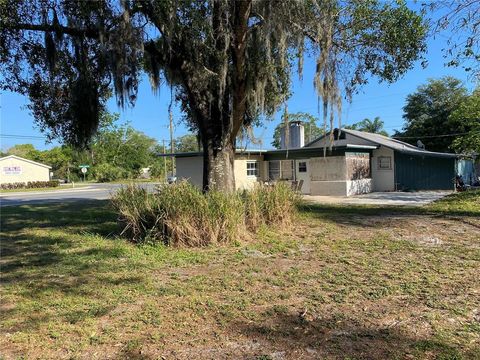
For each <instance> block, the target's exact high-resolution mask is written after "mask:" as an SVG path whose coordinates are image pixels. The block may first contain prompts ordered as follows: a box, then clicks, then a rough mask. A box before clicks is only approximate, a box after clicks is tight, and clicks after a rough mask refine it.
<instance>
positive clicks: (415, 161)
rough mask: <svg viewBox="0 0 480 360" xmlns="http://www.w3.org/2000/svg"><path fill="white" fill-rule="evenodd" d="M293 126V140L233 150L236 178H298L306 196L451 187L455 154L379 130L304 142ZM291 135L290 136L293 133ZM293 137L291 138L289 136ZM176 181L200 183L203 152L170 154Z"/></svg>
mask: <svg viewBox="0 0 480 360" xmlns="http://www.w3.org/2000/svg"><path fill="white" fill-rule="evenodd" d="M301 130H302V129H301V127H300V128H299V127H298V124H295V128H293V127H292V128H291V131H293V132H295V134H296V135H294V137H295V136H299V137H300V138H299V139H296V140H295V141H294V142H292V143H295V144H300V146H302V147H297V148H291V149H279V150H244V151H240V150H237V153H236V158H235V164H234V166H235V182H236V186H237V188H238V189H249V188H251V187H253V185H254V184H255V183H257V182H265V181H272V180H273V181H281V180H285V181H293V180H295V181H300V180H303V186H302V192H303V193H304V194H310V195H334V196H349V195H355V194H362V193H367V192H371V191H395V190H442V189H445V190H453V189H454V178H455V174H456V161H457V155H455V154H447V153H436V152H431V151H427V150H424V149H420V148H417V147H415V146H412V145H410V144H407V143H404V142H402V141H398V140H395V139H391V138H388V137H385V136H382V135H378V134H371V133H366V132H362V131H356V130H346V129H342V130H341V131H339V130H338V129H335V131H334V132H333V139H332V140H331V139H330V134H327V135H326V136H322V137H319V138H318V139H315V140H314V141H312V142H310V143H308V144H306V145H305V146H303V138H302V134H303V131H301ZM291 136H292V135H291V133H290V137H291ZM290 141H291V139H290ZM282 143H285V142H284V141H283V142H282ZM173 156H175V157H176V168H177V179H179V180H181V179H187V180H188V181H190V182H192V183H193V184H195V185H197V186H202V179H203V157H202V153H182V154H174V155H173Z"/></svg>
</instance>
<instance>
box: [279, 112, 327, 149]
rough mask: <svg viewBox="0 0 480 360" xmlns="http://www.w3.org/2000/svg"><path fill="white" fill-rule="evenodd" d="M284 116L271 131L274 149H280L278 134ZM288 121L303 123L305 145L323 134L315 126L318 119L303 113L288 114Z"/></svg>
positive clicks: (322, 131)
mask: <svg viewBox="0 0 480 360" xmlns="http://www.w3.org/2000/svg"><path fill="white" fill-rule="evenodd" d="M284 116H285V114H283V115H282V121H281V122H280V124H278V125H277V126H276V127H275V130H274V131H273V141H272V146H273V147H274V148H276V149H280V134H281V130H282V128H283V127H284V126H285V119H284ZM288 121H289V122H294V121H301V122H303V125H304V129H305V144H307V143H309V142H310V141H312V140H314V139H316V138H318V137H319V136H321V135H323V134H324V130H323V128H320V127H318V126H317V123H318V122H319V120H318V118H317V117H315V116H313V115H311V114H309V113H305V112H297V113H292V114H288Z"/></svg>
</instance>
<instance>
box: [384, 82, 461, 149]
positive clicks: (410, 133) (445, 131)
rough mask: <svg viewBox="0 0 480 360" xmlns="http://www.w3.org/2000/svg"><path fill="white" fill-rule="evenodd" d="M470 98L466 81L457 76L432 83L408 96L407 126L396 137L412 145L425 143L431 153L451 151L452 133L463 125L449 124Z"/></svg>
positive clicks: (405, 114) (405, 118)
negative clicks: (463, 82)
mask: <svg viewBox="0 0 480 360" xmlns="http://www.w3.org/2000/svg"><path fill="white" fill-rule="evenodd" d="M467 95H468V92H467V89H466V88H465V87H464V86H463V84H462V82H461V81H460V80H458V79H455V78H453V77H444V78H441V79H431V80H429V81H428V83H427V84H425V85H421V86H419V87H418V88H417V91H415V92H414V93H413V94H410V95H408V96H407V99H406V104H405V106H404V107H403V112H404V114H403V119H404V120H405V125H404V127H403V130H402V131H397V132H395V134H394V136H393V137H394V138H399V139H400V140H402V141H405V142H408V143H411V144H412V145H416V144H417V140H421V141H422V143H423V144H424V145H425V148H426V149H427V150H430V151H439V152H451V151H452V148H451V145H452V141H453V139H454V136H453V135H452V134H456V133H459V132H460V131H459V127H458V125H459V124H458V123H453V122H451V121H449V116H450V114H451V113H452V112H453V111H455V110H456V109H457V108H458V107H459V106H460V104H461V103H462V102H463V101H464V100H465V99H466V98H467Z"/></svg>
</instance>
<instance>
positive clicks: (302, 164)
mask: <svg viewBox="0 0 480 360" xmlns="http://www.w3.org/2000/svg"><path fill="white" fill-rule="evenodd" d="M298 172H299V173H306V172H307V162H306V161H300V162H299V163H298Z"/></svg>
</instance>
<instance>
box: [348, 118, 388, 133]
mask: <svg viewBox="0 0 480 360" xmlns="http://www.w3.org/2000/svg"><path fill="white" fill-rule="evenodd" d="M384 124H385V123H384V122H383V120H380V117H379V116H376V117H375V119H373V120H370V119H368V118H365V119H363V120H362V121H359V122H358V123H354V124H352V125H346V126H344V128H345V129H352V130H358V131H365V132H369V133H372V134H380V135H383V136H388V132H386V131H385V129H384V128H383V126H384Z"/></svg>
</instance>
